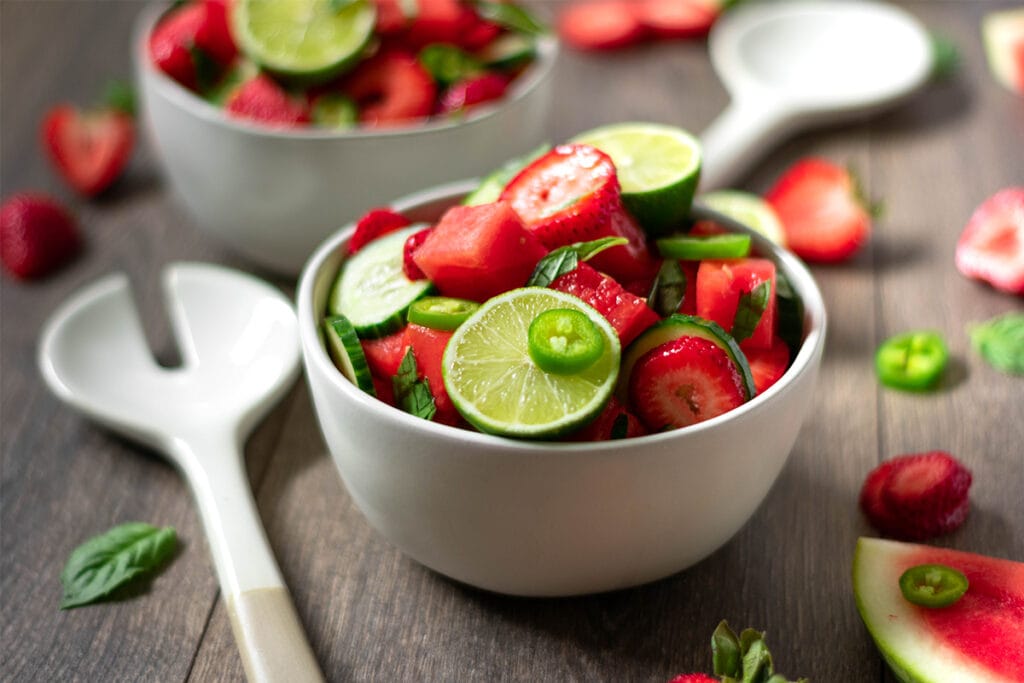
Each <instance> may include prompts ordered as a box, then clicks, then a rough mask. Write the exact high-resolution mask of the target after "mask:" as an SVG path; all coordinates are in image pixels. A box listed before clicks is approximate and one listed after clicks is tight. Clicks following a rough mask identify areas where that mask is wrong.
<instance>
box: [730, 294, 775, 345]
mask: <svg viewBox="0 0 1024 683" xmlns="http://www.w3.org/2000/svg"><path fill="white" fill-rule="evenodd" d="M771 293H772V285H771V282H769V281H768V280H765V281H764V282H761V283H759V284H758V285H757V286H756V287H754V289H753V290H751V291H750V292H744V293H743V294H741V295H740V302H739V304H738V305H737V306H736V317H735V318H733V321H732V336H733V339H735V340H736V341H737V342H741V341H743V340H744V339H749V338H750V335H752V334H754V330H755V329H756V328H757V323H759V322H760V321H761V316H762V315H764V311H765V309H766V308H768V297H770V296H771Z"/></svg>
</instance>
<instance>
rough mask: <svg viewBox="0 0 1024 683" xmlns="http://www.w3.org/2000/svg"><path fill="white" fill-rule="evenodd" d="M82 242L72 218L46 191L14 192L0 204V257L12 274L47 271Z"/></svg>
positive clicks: (32, 274)
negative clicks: (35, 192)
mask: <svg viewBox="0 0 1024 683" xmlns="http://www.w3.org/2000/svg"><path fill="white" fill-rule="evenodd" d="M81 246H82V239H81V237H80V236H79V233H78V227H77V225H76V224H75V221H74V219H73V218H72V217H71V215H70V214H69V213H68V212H67V211H65V210H64V207H62V206H61V205H60V204H58V203H57V202H56V201H55V200H54V199H52V198H50V197H47V196H46V195H42V194H30V193H20V194H15V195H12V196H11V197H10V198H9V199H7V201H5V202H4V203H3V206H0V260H2V261H3V264H4V266H6V268H7V270H8V271H9V272H10V273H11V274H12V275H14V276H15V277H18V278H21V279H26V280H27V279H31V278H36V277H42V276H43V275H47V274H48V273H51V272H53V271H54V270H56V269H57V268H59V267H60V266H62V265H64V264H65V263H67V262H68V261H70V260H71V258H72V257H74V256H75V254H77V253H78V251H79V249H80V248H81Z"/></svg>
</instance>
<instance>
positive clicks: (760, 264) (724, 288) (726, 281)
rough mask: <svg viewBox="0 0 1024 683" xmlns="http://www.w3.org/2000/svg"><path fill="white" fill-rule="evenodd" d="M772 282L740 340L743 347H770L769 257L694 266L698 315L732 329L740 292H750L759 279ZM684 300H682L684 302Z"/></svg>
mask: <svg viewBox="0 0 1024 683" xmlns="http://www.w3.org/2000/svg"><path fill="white" fill-rule="evenodd" d="M765 281H769V282H771V292H770V293H769V295H768V307H767V308H766V309H765V311H764V313H763V314H762V315H761V320H760V321H759V322H758V323H757V327H755V328H754V333H753V334H752V335H751V336H750V337H749V338H748V339H745V340H744V341H743V342H741V343H740V347H741V348H743V349H748V348H749V349H770V348H771V346H772V339H773V337H774V335H775V308H776V303H775V264H774V263H772V262H771V261H769V260H768V259H760V258H747V259H738V260H730V261H711V260H708V261H701V263H700V268H698V269H697V315H699V316H700V317H702V318H705V319H706V320H713V321H714V322H716V323H718V324H719V325H721V327H722V329H723V330H726V331H727V332H730V333H731V332H732V324H733V320H734V319H735V318H736V308H737V307H738V306H739V301H740V295H742V294H744V293H749V292H751V291H753V289H754V287H757V286H758V285H759V284H761V283H762V282H765ZM684 303H685V301H684Z"/></svg>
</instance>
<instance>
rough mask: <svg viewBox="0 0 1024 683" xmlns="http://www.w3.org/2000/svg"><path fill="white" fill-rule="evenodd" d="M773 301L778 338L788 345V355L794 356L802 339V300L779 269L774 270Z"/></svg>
mask: <svg viewBox="0 0 1024 683" xmlns="http://www.w3.org/2000/svg"><path fill="white" fill-rule="evenodd" d="M775 303H776V306H777V313H776V315H778V335H779V338H780V339H782V341H784V342H785V343H786V346H788V347H789V357H790V358H796V354H797V353H798V352H799V351H800V344H801V343H802V342H803V339H804V302H803V301H801V300H800V297H798V296H797V295H796V292H795V291H793V285H791V284H790V283H789V279H788V278H787V277H786V276H785V274H784V273H783V272H782V271H781V270H776V271H775Z"/></svg>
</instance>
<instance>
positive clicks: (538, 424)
mask: <svg viewBox="0 0 1024 683" xmlns="http://www.w3.org/2000/svg"><path fill="white" fill-rule="evenodd" d="M555 309H570V310H577V311H580V312H582V313H583V314H585V315H586V316H587V317H588V318H589V319H590V321H591V322H592V323H593V324H594V326H595V327H596V328H597V329H598V331H599V332H600V334H601V335H602V336H603V337H604V350H603V352H602V353H601V355H600V357H599V358H598V359H597V360H596V361H595V362H594V363H593V364H591V365H589V366H587V367H586V368H585V369H583V370H581V371H580V372H578V373H575V374H554V373H549V372H545V371H544V370H542V369H541V368H540V367H538V366H537V364H536V363H535V362H534V361H533V359H532V358H531V357H530V343H529V329H530V323H531V322H533V320H534V319H535V318H537V316H539V315H540V314H541V313H543V312H545V311H550V310H555ZM620 356H621V347H620V346H619V338H618V336H617V335H616V334H615V330H614V329H613V328H612V326H611V325H610V324H609V323H608V321H607V320H605V318H604V316H602V315H601V314H600V313H598V312H597V311H596V310H594V309H593V308H591V307H590V306H588V305H587V304H585V303H583V302H582V301H580V300H579V299H578V298H576V297H574V296H572V295H571V294H565V293H564V292H559V291H555V290H553V289H546V288H544V287H523V288H522V289H513V290H512V291H510V292H506V293H504V294H501V295H499V296H496V297H494V298H493V299H490V300H488V301H487V302H485V303H484V305H483V306H481V307H480V308H479V309H478V310H477V311H476V313H474V314H473V315H471V316H470V317H469V318H468V319H467V320H466V322H464V323H462V325H461V326H460V327H459V328H458V329H457V330H456V331H455V334H454V335H452V338H451V341H449V342H448V347H447V349H446V350H445V353H444V362H443V363H442V372H443V374H444V386H445V389H447V391H448V395H449V396H450V397H451V399H452V403H454V404H455V407H456V408H457V409H458V411H459V413H461V414H462V416H463V417H464V418H466V420H468V421H469V422H470V423H472V424H473V425H474V426H476V427H477V428H478V429H480V430H481V431H485V432H489V433H491V434H499V435H502V436H511V437H516V438H545V437H554V436H557V435H559V434H564V433H566V432H569V431H571V430H573V429H576V428H579V427H582V426H583V425H585V424H587V423H588V422H589V421H590V420H592V419H593V418H594V417H596V416H597V414H598V413H600V412H601V410H602V409H603V408H604V406H605V404H606V403H607V402H608V399H609V397H611V394H612V390H613V388H614V387H615V380H616V378H617V377H618V375H619V359H620Z"/></svg>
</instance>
